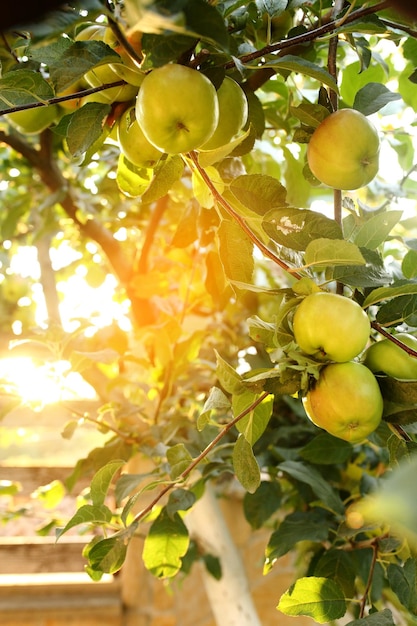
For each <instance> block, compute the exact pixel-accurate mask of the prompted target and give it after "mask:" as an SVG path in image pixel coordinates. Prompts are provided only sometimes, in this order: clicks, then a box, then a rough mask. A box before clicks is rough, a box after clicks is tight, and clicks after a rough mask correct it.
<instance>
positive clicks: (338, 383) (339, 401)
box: [303, 361, 383, 443]
mask: <svg viewBox="0 0 417 626" xmlns="http://www.w3.org/2000/svg"><path fill="white" fill-rule="evenodd" d="M303 405H304V408H305V411H306V413H307V416H308V417H309V418H310V420H311V421H312V422H313V424H315V425H316V426H318V427H319V428H323V429H324V430H326V431H327V432H328V433H330V434H331V435H333V436H334V437H339V439H344V440H345V441H349V442H350V443H359V442H361V441H363V440H364V439H366V438H367V437H368V435H370V434H371V433H372V432H373V431H374V430H375V429H376V428H377V427H378V425H379V423H380V421H381V418H382V411H383V399H382V395H381V391H380V389H379V386H378V383H377V381H376V378H375V376H374V375H373V374H372V372H371V371H370V370H369V369H368V368H367V367H365V366H364V365H362V364H361V363H355V362H353V361H350V362H349V363H330V364H329V365H326V367H325V368H324V369H323V370H322V371H321V373H320V376H319V379H318V381H317V382H316V384H315V385H314V386H313V387H312V389H310V390H309V391H308V392H307V395H306V396H305V398H303Z"/></svg>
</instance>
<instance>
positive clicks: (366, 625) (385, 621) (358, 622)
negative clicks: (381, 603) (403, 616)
mask: <svg viewBox="0 0 417 626" xmlns="http://www.w3.org/2000/svg"><path fill="white" fill-rule="evenodd" d="M346 626H395V622H394V618H393V616H392V613H391V611H390V610H389V609H384V610H383V611H378V612H377V613H372V614H371V615H368V616H367V617H363V618H362V619H355V620H353V622H348V623H347V624H346Z"/></svg>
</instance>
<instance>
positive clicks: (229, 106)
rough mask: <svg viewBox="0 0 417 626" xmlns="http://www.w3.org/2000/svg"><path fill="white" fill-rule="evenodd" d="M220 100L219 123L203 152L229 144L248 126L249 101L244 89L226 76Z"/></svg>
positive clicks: (218, 93)
mask: <svg viewBox="0 0 417 626" xmlns="http://www.w3.org/2000/svg"><path fill="white" fill-rule="evenodd" d="M217 97H218V100H219V122H218V124H217V126H216V130H215V131H214V133H213V134H212V136H211V137H210V139H209V140H208V141H207V142H206V143H205V144H204V145H203V146H201V149H202V150H214V149H215V148H219V147H220V146H224V145H225V144H227V143H229V142H230V141H231V140H232V139H233V137H234V136H235V135H237V133H238V132H239V131H240V130H241V128H242V127H243V126H244V125H245V124H246V121H247V119H248V101H247V98H246V95H245V92H244V91H243V89H242V87H241V86H240V85H239V84H238V83H237V82H236V81H234V80H233V79H232V78H230V77H229V76H226V77H225V78H224V80H223V82H222V84H221V85H220V87H219V89H218V91H217Z"/></svg>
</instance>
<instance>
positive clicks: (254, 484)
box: [232, 434, 261, 493]
mask: <svg viewBox="0 0 417 626" xmlns="http://www.w3.org/2000/svg"><path fill="white" fill-rule="evenodd" d="M232 461H233V469H234V471H235V474H236V478H237V479H238V481H239V482H240V484H241V485H242V487H244V488H245V489H246V491H249V493H255V491H256V490H257V489H258V487H259V485H260V483H261V470H260V469H259V465H258V462H257V460H256V458H255V455H254V453H253V450H252V446H251V444H250V443H249V442H248V440H247V439H246V438H245V437H244V435H242V434H241V435H239V437H238V438H237V440H236V443H235V445H234V446H233V455H232Z"/></svg>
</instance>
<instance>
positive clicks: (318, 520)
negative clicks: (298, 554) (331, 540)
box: [264, 508, 329, 574]
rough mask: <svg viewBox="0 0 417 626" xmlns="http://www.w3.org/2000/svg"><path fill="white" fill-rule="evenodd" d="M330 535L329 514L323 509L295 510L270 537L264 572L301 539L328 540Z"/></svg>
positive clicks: (266, 550)
mask: <svg viewBox="0 0 417 626" xmlns="http://www.w3.org/2000/svg"><path fill="white" fill-rule="evenodd" d="M328 536H329V526H328V516H327V515H326V513H325V512H324V510H323V509H319V508H316V509H312V510H310V511H295V512H294V513H290V514H289V515H287V517H286V518H285V519H284V520H283V521H282V522H281V524H280V525H279V527H278V528H277V530H275V531H274V532H273V533H272V535H271V536H270V538H269V542H268V545H267V546H266V549H265V566H264V574H266V573H267V572H269V571H270V570H271V568H272V567H273V564H274V562H275V561H276V560H277V559H279V558H280V557H281V556H284V554H287V553H288V552H290V550H292V549H293V548H294V547H295V546H296V544H297V543H298V542H299V541H318V542H322V541H326V540H327V539H328Z"/></svg>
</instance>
